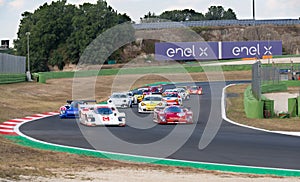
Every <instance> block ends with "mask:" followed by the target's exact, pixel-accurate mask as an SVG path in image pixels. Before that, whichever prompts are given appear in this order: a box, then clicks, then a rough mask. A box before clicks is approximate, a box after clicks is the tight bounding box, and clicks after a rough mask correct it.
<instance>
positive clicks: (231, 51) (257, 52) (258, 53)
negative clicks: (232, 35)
mask: <svg viewBox="0 0 300 182" xmlns="http://www.w3.org/2000/svg"><path fill="white" fill-rule="evenodd" d="M270 55H282V42H281V41H244V42H222V59H232V58H253V57H257V58H262V57H263V56H270Z"/></svg>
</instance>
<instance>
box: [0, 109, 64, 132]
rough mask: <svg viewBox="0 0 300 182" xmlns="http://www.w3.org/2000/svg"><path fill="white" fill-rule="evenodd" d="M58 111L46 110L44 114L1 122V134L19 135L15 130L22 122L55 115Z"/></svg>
mask: <svg viewBox="0 0 300 182" xmlns="http://www.w3.org/2000/svg"><path fill="white" fill-rule="evenodd" d="M58 114H59V113H58V112H45V113H43V114H34V115H31V116H27V117H24V118H17V119H10V120H7V121H5V122H3V123H0V134H2V135H18V134H17V133H16V132H15V127H16V126H17V125H19V124H21V123H25V122H29V121H33V120H37V119H42V118H46V117H50V116H54V115H58Z"/></svg>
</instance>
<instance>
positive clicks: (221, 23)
mask: <svg viewBox="0 0 300 182" xmlns="http://www.w3.org/2000/svg"><path fill="white" fill-rule="evenodd" d="M297 24H300V20H299V19H279V20H253V19H246V20H203V21H184V22H152V23H139V24H133V27H134V28H135V29H137V30H141V29H166V28H180V27H203V26H230V25H241V26H251V25H297Z"/></svg>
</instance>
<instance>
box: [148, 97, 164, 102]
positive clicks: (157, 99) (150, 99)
mask: <svg viewBox="0 0 300 182" xmlns="http://www.w3.org/2000/svg"><path fill="white" fill-rule="evenodd" d="M144 101H161V98H160V97H145V98H144Z"/></svg>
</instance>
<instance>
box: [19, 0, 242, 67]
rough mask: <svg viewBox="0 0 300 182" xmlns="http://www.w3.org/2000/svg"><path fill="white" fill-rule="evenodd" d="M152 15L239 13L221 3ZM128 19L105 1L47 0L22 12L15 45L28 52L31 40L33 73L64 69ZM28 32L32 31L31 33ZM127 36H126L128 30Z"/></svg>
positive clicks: (190, 17) (199, 17) (215, 16)
mask: <svg viewBox="0 0 300 182" xmlns="http://www.w3.org/2000/svg"><path fill="white" fill-rule="evenodd" d="M150 18H156V19H157V18H161V19H168V20H170V21H193V20H202V19H203V18H204V19H211V20H213V19H236V15H235V13H234V12H233V11H232V10H231V9H228V10H227V11H225V10H224V8H223V7H221V6H217V7H216V6H212V7H210V8H209V11H208V12H207V13H206V14H205V15H203V14H201V13H198V12H195V11H194V10H174V11H165V12H163V13H162V14H161V15H159V16H155V15H154V14H153V13H148V14H146V15H145V16H144V18H142V19H141V20H142V22H147V20H149V19H150ZM125 22H131V18H130V17H129V16H128V15H126V14H120V13H118V12H117V11H116V10H114V9H113V8H112V7H111V6H109V5H108V4H107V2H106V1H105V0H98V1H97V3H96V4H91V3H84V4H82V5H79V6H75V5H72V4H67V0H59V1H56V2H52V3H51V4H48V3H45V4H43V5H42V6H40V7H39V8H38V9H36V10H35V11H34V12H33V13H31V12H24V13H23V14H22V18H21V22H20V25H19V29H18V33H17V36H18V38H17V39H16V40H14V48H15V49H16V54H17V55H22V56H24V55H27V43H28V42H27V41H28V40H29V45H30V46H29V50H30V67H31V71H32V72H38V71H49V67H48V66H49V65H52V66H58V68H59V69H63V67H64V66H65V65H66V64H68V63H72V64H77V63H78V62H79V59H80V57H81V56H82V54H83V52H84V50H85V49H86V48H87V46H88V45H89V44H90V43H91V42H92V41H93V40H94V39H95V38H96V37H97V36H99V35H100V34H102V33H103V32H105V31H106V30H108V29H110V28H111V27H114V26H115V25H118V24H122V23H125ZM128 31H129V32H130V30H128ZM27 32H30V35H29V34H28V33H27ZM123 36H126V32H124V33H123ZM130 36H132V35H130ZM112 37H113V36H112ZM128 40H130V38H128ZM98 46H100V44H99V45H98ZM123 48H124V46H123V47H121V48H120V50H116V51H114V52H113V54H111V55H110V56H109V59H118V57H120V52H122V49H123ZM109 51H111V50H107V52H106V54H107V53H108V52H109ZM93 64H97V62H93ZM98 64H99V63H98Z"/></svg>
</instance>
